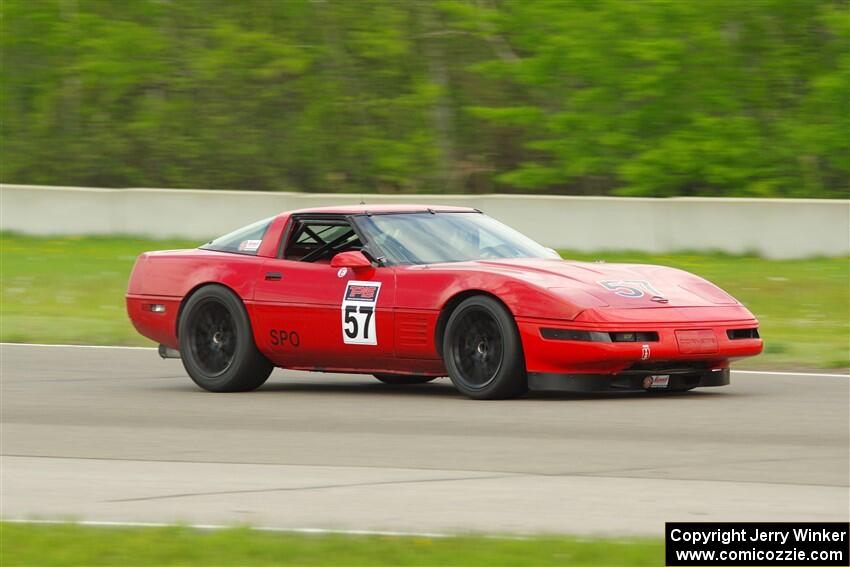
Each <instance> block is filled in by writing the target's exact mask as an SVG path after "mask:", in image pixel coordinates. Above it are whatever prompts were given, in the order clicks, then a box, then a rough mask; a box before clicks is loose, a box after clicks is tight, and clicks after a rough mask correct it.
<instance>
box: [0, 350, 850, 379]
mask: <svg viewBox="0 0 850 567" xmlns="http://www.w3.org/2000/svg"><path fill="white" fill-rule="evenodd" d="M0 346H24V347H49V348H94V349H113V350H157V349H156V348H155V347H138V346H107V345H48V344H41V343H0ZM732 372H734V373H735V374H775V375H777V376H817V377H821V378H850V374H826V373H819V372H774V371H771V370H735V369H732Z"/></svg>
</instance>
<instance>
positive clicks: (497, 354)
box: [443, 295, 528, 400]
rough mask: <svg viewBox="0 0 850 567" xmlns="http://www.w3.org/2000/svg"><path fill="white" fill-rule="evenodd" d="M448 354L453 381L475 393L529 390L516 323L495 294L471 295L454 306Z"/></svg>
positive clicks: (500, 395)
mask: <svg viewBox="0 0 850 567" xmlns="http://www.w3.org/2000/svg"><path fill="white" fill-rule="evenodd" d="M443 359H444V360H445V363H446V368H447V369H448V371H449V377H450V378H451V380H452V383H453V384H454V385H455V387H456V388H457V389H458V390H459V391H460V392H461V393H463V394H466V395H467V396H469V397H471V398H475V399H479V400H496V399H504V398H513V397H516V396H519V395H522V394H524V393H525V392H526V391H527V390H528V379H527V376H526V372H525V358H524V356H523V353H522V343H521V342H520V338H519V331H518V330H517V327H516V323H515V322H514V319H513V316H512V315H511V313H510V312H509V311H508V310H507V309H506V308H505V306H504V305H502V304H501V303H500V302H499V301H497V300H496V299H494V298H492V297H488V296H485V295H476V296H473V297H470V298H468V299H466V300H464V301H463V302H462V303H461V304H460V305H458V306H457V308H456V309H455V310H454V311H453V312H452V314H451V316H450V317H449V320H448V322H447V323H446V332H445V334H444V335H443Z"/></svg>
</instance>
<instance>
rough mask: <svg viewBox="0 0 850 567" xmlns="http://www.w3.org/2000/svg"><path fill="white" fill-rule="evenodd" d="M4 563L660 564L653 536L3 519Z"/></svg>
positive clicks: (0, 553)
mask: <svg viewBox="0 0 850 567" xmlns="http://www.w3.org/2000/svg"><path fill="white" fill-rule="evenodd" d="M0 564H2V565H3V566H4V567H13V566H30V565H33V566H34V565H39V566H44V567H53V566H71V565H73V566H78V565H88V566H100V565H110V566H111V565H122V566H135V565H162V566H165V565H181V566H192V565H256V566H262V565H351V566H358V565H370V566H381V565H420V566H427V565H441V566H442V565H454V566H458V567H464V566H475V565H482V566H494V565H504V566H508V565H540V566H545V565H571V566H574V567H579V566H587V567H590V566H596V565H605V566H609V565H621V566H624V567H626V566H638V565H652V566H656V565H661V564H663V544H662V542H661V541H660V540H654V539H633V540H606V539H577V538H568V537H539V538H537V537H535V538H529V539H499V538H485V537H480V536H478V537H475V536H462V537H447V538H429V537H417V536H346V535H301V534H292V533H280V532H262V531H256V530H251V529H248V528H233V529H223V530H196V529H192V528H188V527H179V526H177V527H157V528H129V527H128V528H124V527H108V528H104V527H90V526H81V525H78V524H71V523H68V524H58V525H37V524H15V523H8V522H4V523H0Z"/></svg>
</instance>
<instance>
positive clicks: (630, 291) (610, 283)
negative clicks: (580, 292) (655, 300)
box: [596, 280, 661, 297]
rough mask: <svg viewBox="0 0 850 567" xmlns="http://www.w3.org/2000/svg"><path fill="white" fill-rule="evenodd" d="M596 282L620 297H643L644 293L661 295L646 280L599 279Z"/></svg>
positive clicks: (655, 295)
mask: <svg viewBox="0 0 850 567" xmlns="http://www.w3.org/2000/svg"><path fill="white" fill-rule="evenodd" d="M596 283H598V284H599V285H601V286H602V287H604V288H605V289H608V290H611V291H613V292H614V293H616V294H617V295H619V296H621V297H643V296H644V295H645V294H646V293H648V294H650V295H651V296H653V297H661V293H659V291H658V290H657V289H655V288H654V287H652V284H651V283H649V282H648V281H646V280H600V281H598V282H596Z"/></svg>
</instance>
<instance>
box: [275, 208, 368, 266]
mask: <svg viewBox="0 0 850 567" xmlns="http://www.w3.org/2000/svg"><path fill="white" fill-rule="evenodd" d="M293 222H294V223H295V224H294V226H293V227H292V231H291V232H290V235H289V238H288V239H287V244H286V248H285V250H284V253H283V257H284V258H285V259H287V260H297V261H300V262H318V263H328V262H330V260H331V258H332V257H333V256H335V255H336V254H339V253H340V252H348V251H349V250H360V249H361V248H363V244H362V243H361V242H360V239H359V238H358V237H357V233H355V232H354V229H353V228H352V227H351V225H350V224H349V223H348V221H347V220H345V219H343V218H340V219H296V220H295V221H293Z"/></svg>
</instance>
